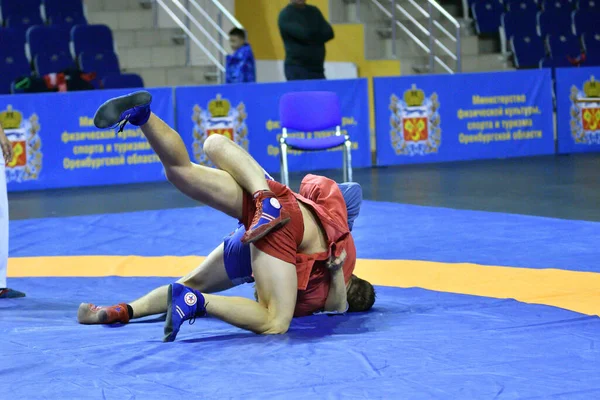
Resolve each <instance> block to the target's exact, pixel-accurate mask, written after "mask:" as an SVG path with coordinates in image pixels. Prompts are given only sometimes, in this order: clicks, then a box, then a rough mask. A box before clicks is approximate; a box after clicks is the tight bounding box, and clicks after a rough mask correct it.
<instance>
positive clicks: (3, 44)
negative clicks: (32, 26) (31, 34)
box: [0, 28, 25, 54]
mask: <svg viewBox="0 0 600 400" xmlns="http://www.w3.org/2000/svg"><path fill="white" fill-rule="evenodd" d="M0 48H2V49H4V50H5V51H10V52H11V53H12V52H21V53H22V54H25V32H23V31H21V30H15V29H11V28H0Z"/></svg>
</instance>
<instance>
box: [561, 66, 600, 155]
mask: <svg viewBox="0 0 600 400" xmlns="http://www.w3.org/2000/svg"><path fill="white" fill-rule="evenodd" d="M598 78H600V67H589V68H558V69H557V70H556V114H557V125H558V135H557V136H558V151H559V153H585V152H596V151H600V82H598V81H597V79H598Z"/></svg>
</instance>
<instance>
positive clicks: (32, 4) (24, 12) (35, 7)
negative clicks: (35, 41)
mask: <svg viewBox="0 0 600 400" xmlns="http://www.w3.org/2000/svg"><path fill="white" fill-rule="evenodd" d="M40 3H41V0H0V10H1V11H2V18H3V19H4V20H6V19H7V18H9V17H12V16H18V17H26V16H29V17H31V18H35V17H36V16H37V17H40Z"/></svg>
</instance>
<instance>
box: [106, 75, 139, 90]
mask: <svg viewBox="0 0 600 400" xmlns="http://www.w3.org/2000/svg"><path fill="white" fill-rule="evenodd" d="M102 85H103V87H104V89H138V88H143V87H144V80H143V79H142V77H141V76H139V75H138V74H120V73H119V74H110V75H106V76H105V77H104V78H103V79H102Z"/></svg>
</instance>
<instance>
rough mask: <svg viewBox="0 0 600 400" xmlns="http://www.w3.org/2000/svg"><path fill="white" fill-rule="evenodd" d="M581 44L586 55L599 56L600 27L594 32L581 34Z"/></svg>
mask: <svg viewBox="0 0 600 400" xmlns="http://www.w3.org/2000/svg"><path fill="white" fill-rule="evenodd" d="M582 42H583V48H584V49H585V52H586V53H595V54H600V27H598V28H596V32H591V31H590V32H589V33H585V34H583V36H582Z"/></svg>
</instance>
